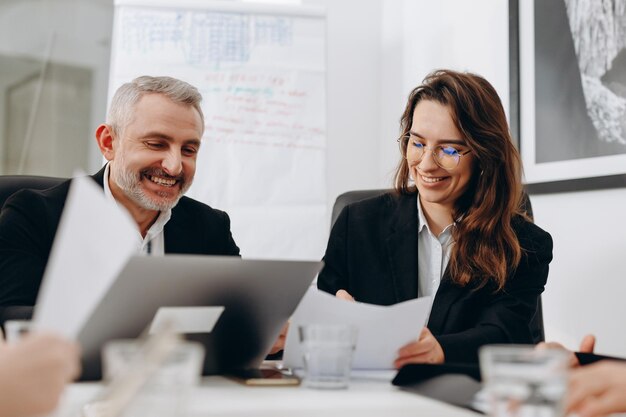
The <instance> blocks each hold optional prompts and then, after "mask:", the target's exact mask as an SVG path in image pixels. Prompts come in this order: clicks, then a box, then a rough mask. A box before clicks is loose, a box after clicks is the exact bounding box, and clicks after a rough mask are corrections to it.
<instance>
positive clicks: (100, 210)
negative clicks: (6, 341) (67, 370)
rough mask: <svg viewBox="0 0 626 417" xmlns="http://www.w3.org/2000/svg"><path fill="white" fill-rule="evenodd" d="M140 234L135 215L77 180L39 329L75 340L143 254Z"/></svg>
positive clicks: (38, 315)
mask: <svg viewBox="0 0 626 417" xmlns="http://www.w3.org/2000/svg"><path fill="white" fill-rule="evenodd" d="M78 175H81V174H78ZM137 234H138V231H137V224H136V223H135V222H134V221H133V219H132V218H131V217H130V215H129V214H128V213H127V212H126V211H125V210H124V209H123V208H121V207H118V206H117V204H116V203H115V202H113V201H110V200H108V199H107V198H106V197H105V195H104V192H103V190H102V187H100V186H99V185H98V184H96V183H95V182H94V181H93V179H92V178H90V177H85V176H84V174H82V175H81V176H80V177H79V176H77V177H76V178H74V180H73V181H72V184H71V186H70V190H69V193H68V196H67V200H66V202H65V208H64V210H63V215H62V216H61V221H60V223H59V228H58V229H57V234H56V237H55V239H54V244H53V246H52V251H51V252H50V258H49V260H48V265H47V267H46V271H45V274H44V278H43V282H42V285H41V290H40V291H39V296H38V298H37V304H36V308H35V314H34V321H35V326H36V327H37V328H38V329H41V330H50V331H54V332H57V333H60V334H62V335H65V336H66V337H68V338H71V339H75V338H76V337H77V336H78V333H79V332H80V330H81V328H82V326H83V324H84V323H85V321H86V320H87V318H88V317H89V315H90V314H91V312H92V311H93V309H94V308H95V307H96V306H97V305H98V303H99V302H100V300H101V298H102V297H103V296H104V294H105V293H106V291H107V290H108V289H109V287H110V286H111V284H112V283H113V282H114V281H115V278H116V277H117V275H118V274H119V272H120V271H121V269H122V267H123V266H124V265H125V264H126V262H127V261H128V258H129V257H130V256H131V255H132V254H133V253H135V252H136V251H137V240H138V237H137Z"/></svg>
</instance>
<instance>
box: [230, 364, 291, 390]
mask: <svg viewBox="0 0 626 417" xmlns="http://www.w3.org/2000/svg"><path fill="white" fill-rule="evenodd" d="M228 377H229V378H231V379H233V380H234V381H236V382H239V383H240V384H244V385H248V386H265V387H269V386H296V385H300V378H298V377H297V376H295V375H291V374H288V373H285V372H283V371H281V370H280V369H276V368H260V369H244V370H240V371H235V372H234V373H232V374H230V375H228Z"/></svg>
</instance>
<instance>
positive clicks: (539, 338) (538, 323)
mask: <svg viewBox="0 0 626 417" xmlns="http://www.w3.org/2000/svg"><path fill="white" fill-rule="evenodd" d="M390 191H391V190H389V189H378V190H355V191H347V192H345V193H343V194H340V195H339V196H338V197H337V199H336V200H335V204H334V205H333V212H332V217H331V227H332V225H334V224H335V221H337V217H339V213H341V210H343V208H344V207H345V206H347V205H348V204H351V203H356V202H357V201H361V200H365V199H367V198H371V197H376V196H379V195H381V194H384V193H387V192H390ZM522 207H523V208H524V210H525V211H526V215H527V216H528V217H529V218H530V220H534V217H533V207H532V205H531V203H530V198H529V197H528V194H526V193H525V192H524V201H523V202H522ZM531 328H534V329H535V331H534V332H533V340H534V341H535V343H539V342H543V341H544V340H545V339H546V336H545V331H544V327H543V307H542V305H541V296H540V297H539V300H538V302H537V311H536V312H535V316H534V317H533V319H532V321H531Z"/></svg>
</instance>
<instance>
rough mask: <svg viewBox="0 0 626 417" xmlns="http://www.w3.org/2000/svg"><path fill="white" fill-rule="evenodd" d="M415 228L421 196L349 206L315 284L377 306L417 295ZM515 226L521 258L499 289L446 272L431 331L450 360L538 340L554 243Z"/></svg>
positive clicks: (519, 223) (527, 226)
mask: <svg viewBox="0 0 626 417" xmlns="http://www.w3.org/2000/svg"><path fill="white" fill-rule="evenodd" d="M417 223H418V221H417V194H413V195H399V194H395V193H388V194H383V195H382V196H379V197H374V198H371V199H368V200H364V201H360V202H357V203H354V204H351V205H349V206H347V207H346V208H345V209H344V210H343V211H342V213H341V214H340V215H339V217H338V219H337V221H336V223H335V225H334V226H333V229H332V231H331V234H330V239H329V241H328V247H327V249H326V255H325V256H324V262H325V267H324V269H323V270H322V272H321V273H320V275H319V277H318V281H317V285H318V287H319V288H320V289H321V290H324V291H326V292H329V293H331V294H335V293H336V292H337V290H339V289H345V290H346V291H348V292H349V293H350V294H352V296H353V297H354V298H355V299H356V300H357V301H361V302H366V303H371V304H379V305H391V304H395V303H399V302H402V301H406V300H409V299H412V298H416V297H417V287H418V286H417V283H418V268H417V259H418V257H417V251H418V249H417V248H418V245H417V231H418V224H417ZM514 229H515V232H516V234H517V238H518V239H519V242H520V245H521V246H522V249H523V256H522V260H521V262H520V264H519V265H518V267H517V269H516V270H515V271H514V272H513V273H511V274H510V276H509V277H508V280H507V283H506V286H505V288H504V289H503V290H502V291H500V292H496V291H495V286H494V285H486V286H484V287H482V288H477V287H478V286H477V284H476V283H471V284H469V285H467V286H465V287H461V286H459V285H456V284H454V283H453V282H452V280H451V278H450V274H449V271H446V272H445V273H444V276H443V278H442V280H441V284H440V286H439V289H438V291H437V294H436V296H435V299H434V302H433V307H432V311H431V314H430V318H429V321H428V328H429V329H430V331H431V332H432V333H433V335H435V337H436V338H437V340H438V341H439V343H440V344H441V347H442V348H443V351H444V354H445V359H446V362H476V361H477V360H478V356H477V355H478V348H479V347H480V346H482V345H485V344H491V343H533V342H534V341H533V338H532V334H533V333H532V330H533V329H531V328H530V323H531V319H532V317H533V316H534V314H535V312H536V310H537V301H538V298H539V295H540V294H541V293H542V292H543V290H544V286H545V284H546V280H547V277H548V264H549V263H550V261H551V260H552V238H551V237H550V235H549V234H548V233H546V232H545V231H543V230H541V229H540V228H539V227H537V226H535V225H534V224H532V223H530V222H528V221H525V220H523V219H521V218H516V219H515V222H514ZM389 325H390V326H393V323H389ZM415 334H416V337H417V335H418V334H419V329H416V330H415Z"/></svg>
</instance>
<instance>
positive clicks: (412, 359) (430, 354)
mask: <svg viewBox="0 0 626 417" xmlns="http://www.w3.org/2000/svg"><path fill="white" fill-rule="evenodd" d="M444 360H445V355H444V353H443V349H442V348H441V345H440V344H439V342H438V341H437V339H435V336H433V334H432V333H431V332H430V330H428V328H427V327H424V328H423V329H422V332H421V334H420V337H419V339H418V340H416V341H415V342H411V343H409V344H407V345H405V346H403V347H402V348H400V350H399V351H398V358H397V359H396V360H395V362H394V366H395V367H396V368H398V369H399V368H401V367H403V366H404V365H406V364H408V363H443V362H444Z"/></svg>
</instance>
